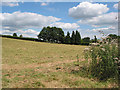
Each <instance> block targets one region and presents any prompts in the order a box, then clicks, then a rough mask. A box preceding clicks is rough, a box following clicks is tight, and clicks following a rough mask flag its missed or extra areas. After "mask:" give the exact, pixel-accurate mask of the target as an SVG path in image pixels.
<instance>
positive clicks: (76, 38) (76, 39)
mask: <svg viewBox="0 0 120 90" xmlns="http://www.w3.org/2000/svg"><path fill="white" fill-rule="evenodd" d="M75 44H77V45H80V44H81V36H80V33H79V32H78V31H76V35H75Z"/></svg>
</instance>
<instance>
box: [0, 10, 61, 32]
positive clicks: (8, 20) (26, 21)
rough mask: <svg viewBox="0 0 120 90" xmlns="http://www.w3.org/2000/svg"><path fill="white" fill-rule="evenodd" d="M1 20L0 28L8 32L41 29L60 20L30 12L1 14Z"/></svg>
mask: <svg viewBox="0 0 120 90" xmlns="http://www.w3.org/2000/svg"><path fill="white" fill-rule="evenodd" d="M0 16H2V17H0V20H2V27H3V30H4V29H6V28H7V29H8V30H18V29H29V28H42V27H44V26H47V25H49V24H51V23H54V22H56V21H59V20H61V19H60V18H56V17H53V16H43V15H40V14H36V13H30V12H19V11H18V12H14V13H3V14H2V15H0Z"/></svg>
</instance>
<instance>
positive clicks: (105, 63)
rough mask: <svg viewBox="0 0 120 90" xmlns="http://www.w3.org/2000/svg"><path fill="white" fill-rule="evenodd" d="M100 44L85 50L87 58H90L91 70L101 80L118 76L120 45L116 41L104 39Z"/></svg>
mask: <svg viewBox="0 0 120 90" xmlns="http://www.w3.org/2000/svg"><path fill="white" fill-rule="evenodd" d="M104 42H105V43H104ZM104 42H103V43H101V44H100V45H99V46H91V47H90V48H89V49H88V50H87V51H85V58H86V59H87V60H88V58H89V59H90V63H89V72H90V74H91V75H92V76H94V77H97V78H98V79H99V80H107V79H108V78H116V79H117V75H118V65H117V62H118V47H117V44H116V43H113V42H112V43H111V42H107V41H105V40H104Z"/></svg>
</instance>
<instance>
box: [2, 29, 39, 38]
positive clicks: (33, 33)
mask: <svg viewBox="0 0 120 90" xmlns="http://www.w3.org/2000/svg"><path fill="white" fill-rule="evenodd" d="M13 33H17V34H19V35H21V34H22V35H23V36H24V37H34V38H37V35H38V34H39V32H37V31H35V30H33V29H27V30H20V29H19V30H15V31H10V30H2V34H9V35H12V34H13Z"/></svg>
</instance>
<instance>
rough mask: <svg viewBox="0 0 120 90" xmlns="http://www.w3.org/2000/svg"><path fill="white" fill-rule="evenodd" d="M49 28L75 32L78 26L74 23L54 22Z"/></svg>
mask: <svg viewBox="0 0 120 90" xmlns="http://www.w3.org/2000/svg"><path fill="white" fill-rule="evenodd" d="M50 26H53V27H54V26H56V27H59V28H62V29H63V30H76V29H78V28H79V27H80V26H79V25H78V24H76V23H63V22H55V23H53V24H50Z"/></svg>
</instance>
